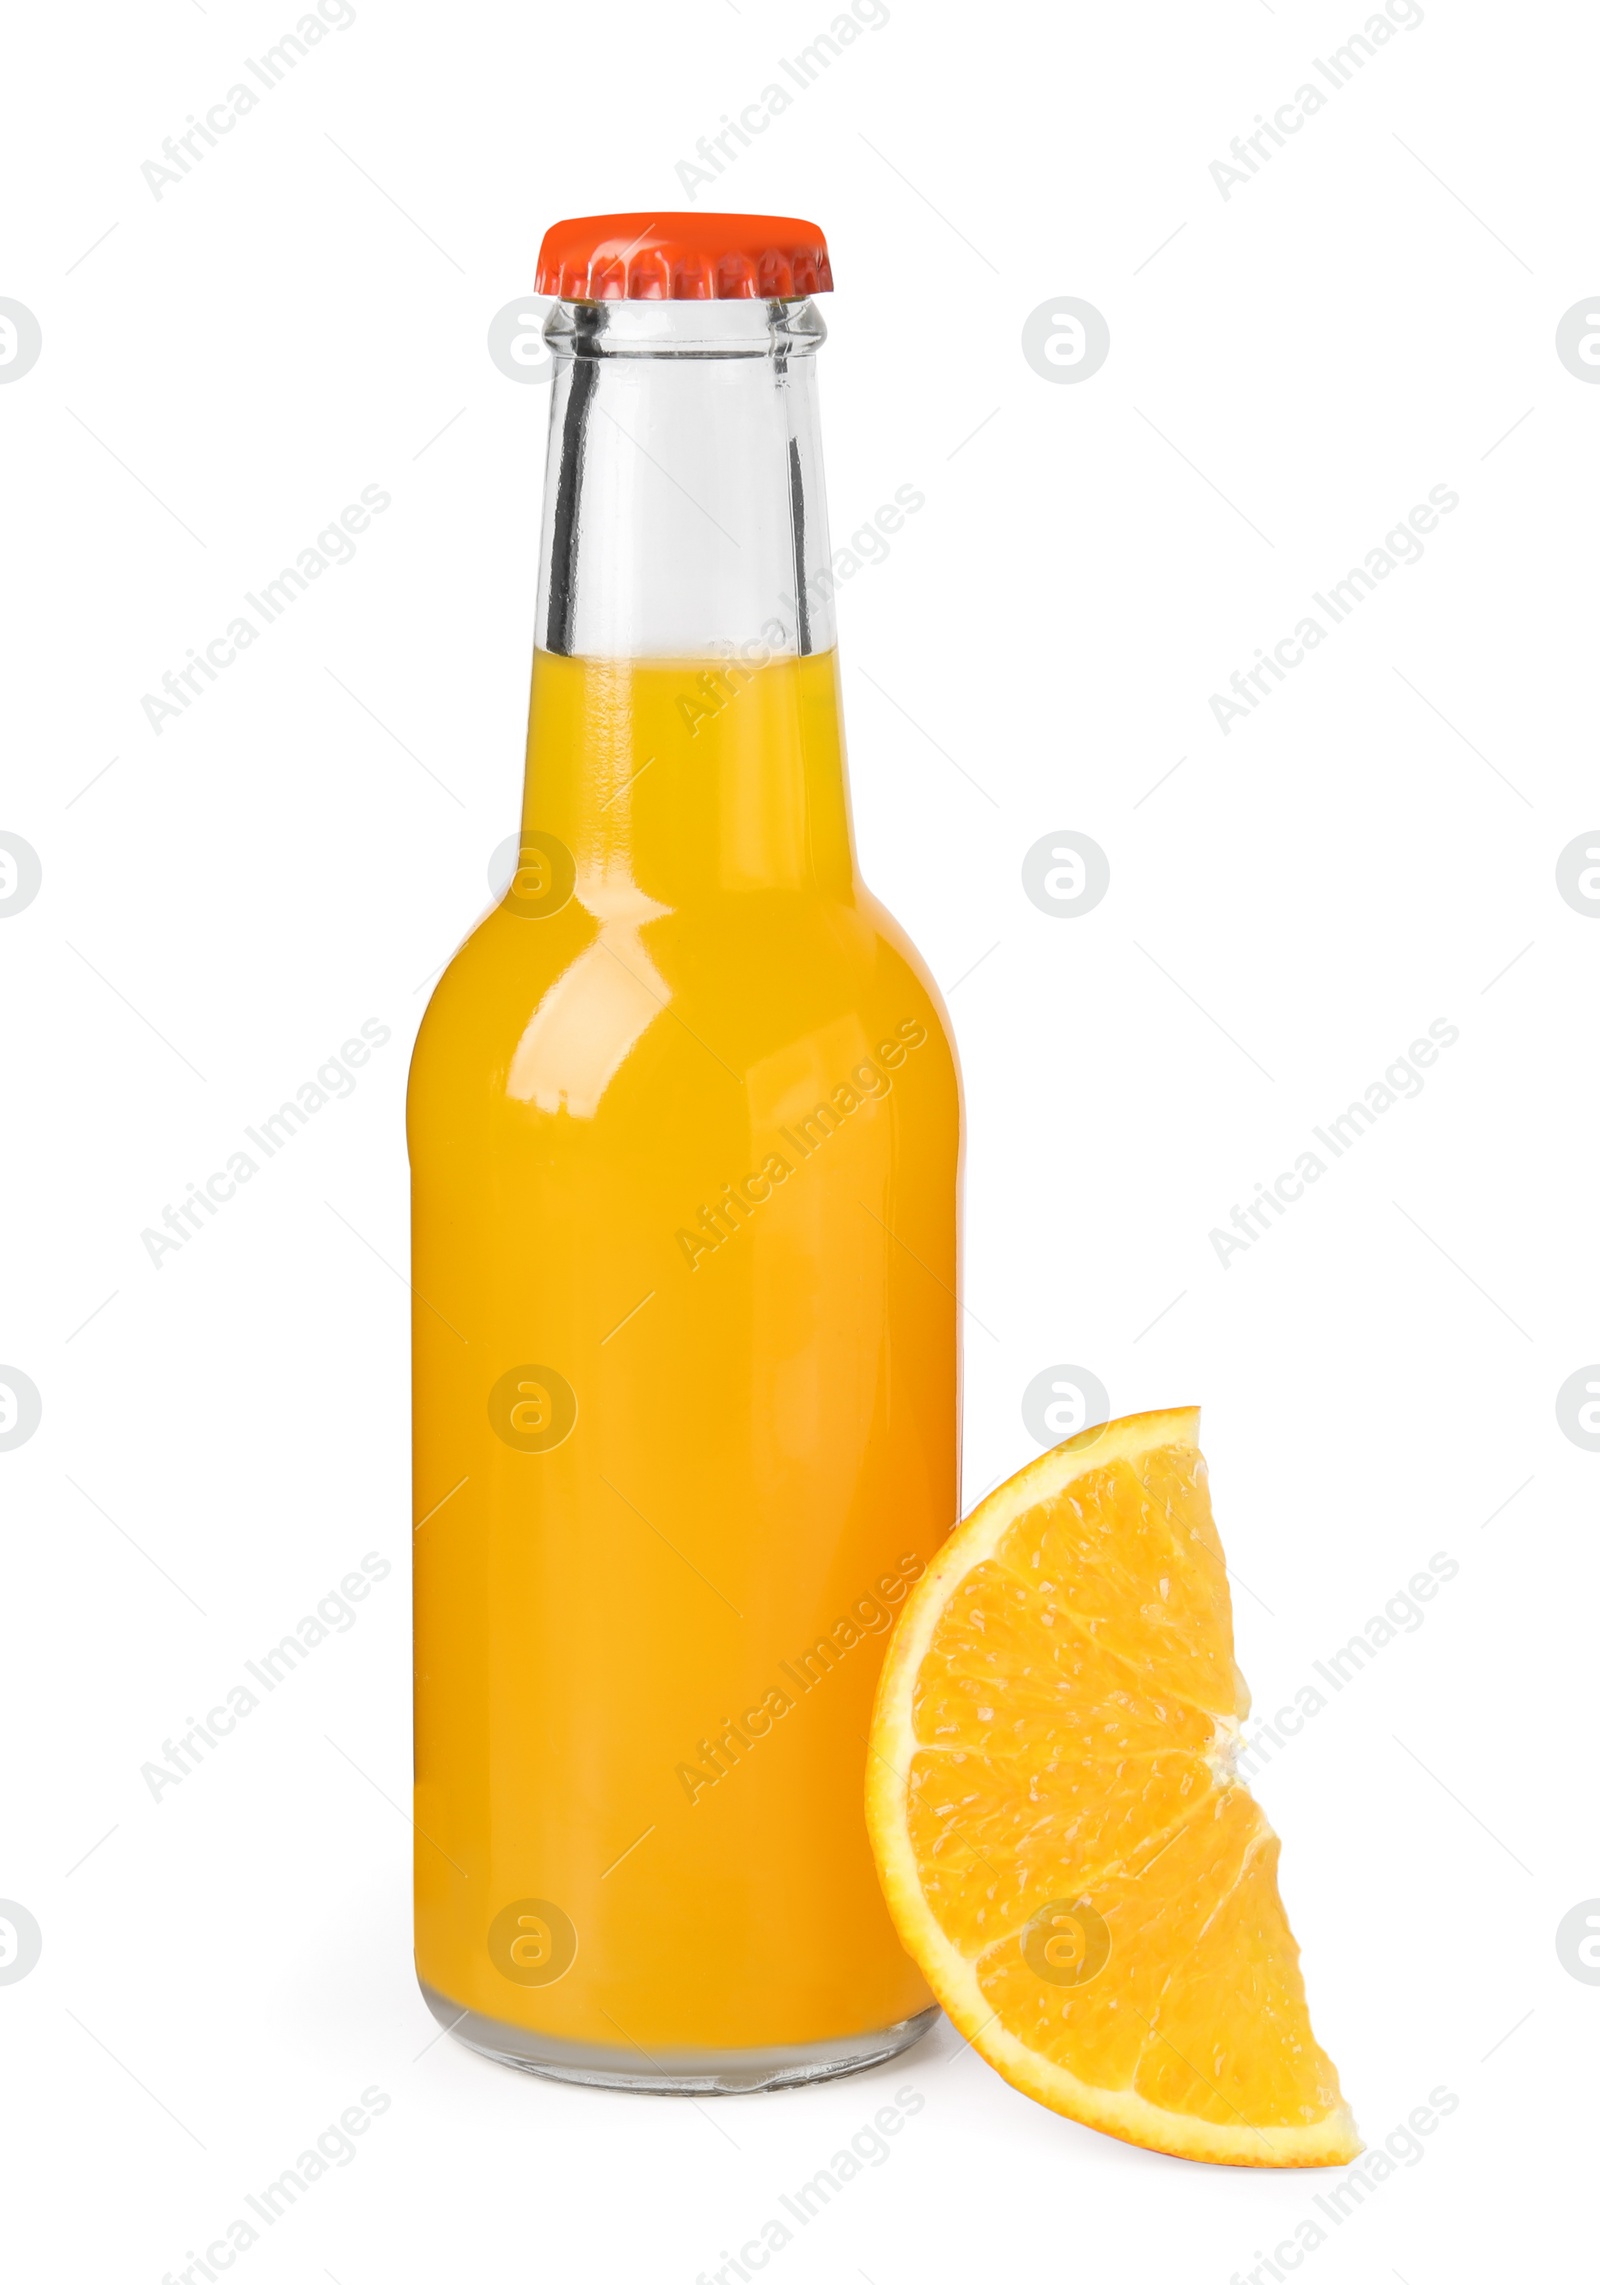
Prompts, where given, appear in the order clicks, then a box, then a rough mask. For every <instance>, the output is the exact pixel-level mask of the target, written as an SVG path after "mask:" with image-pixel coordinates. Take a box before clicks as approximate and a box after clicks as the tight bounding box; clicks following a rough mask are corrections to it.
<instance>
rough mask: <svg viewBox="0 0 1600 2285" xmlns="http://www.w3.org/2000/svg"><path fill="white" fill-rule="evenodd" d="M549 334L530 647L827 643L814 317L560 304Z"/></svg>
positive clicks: (799, 305) (642, 651) (786, 310)
mask: <svg viewBox="0 0 1600 2285" xmlns="http://www.w3.org/2000/svg"><path fill="white" fill-rule="evenodd" d="M545 338H546V340H547V341H548V343H549V345H550V350H551V356H552V359H553V363H554V372H553V375H552V394H551V409H550V449H549V456H548V461H547V466H546V475H545V498H544V529H543V537H542V545H541V549H540V564H539V615H538V630H539V634H538V639H539V644H540V647H541V648H542V649H545V650H548V651H553V652H555V653H557V654H558V655H562V656H567V657H585V658H630V659H641V658H652V657H653V658H662V657H676V658H706V657H714V656H716V655H718V654H719V653H726V652H728V651H730V650H731V651H732V652H734V653H736V654H738V653H741V652H750V653H752V654H754V653H755V652H757V651H764V652H765V653H767V654H769V655H770V654H773V653H792V654H794V655H797V656H801V657H804V656H807V655H808V654H810V653H811V652H813V651H825V650H831V649H832V648H833V643H834V620H833V605H832V598H831V584H832V583H831V580H830V578H829V576H828V564H829V550H828V529H827V508H826V503H825V500H824V496H823V485H822V451H821V437H820V430H819V424H818V417H817V393H816V370H817V368H816V352H817V350H818V349H819V348H820V346H821V344H822V342H823V341H824V340H825V339H826V329H825V328H824V326H823V323H822V319H821V318H820V316H819V315H818V314H817V311H816V308H815V306H814V305H813V304H812V303H811V302H809V301H798V302H755V301H718V302H576V303H573V302H558V303H557V304H556V306H555V309H554V311H553V313H552V315H551V317H550V319H549V321H548V323H547V324H546V327H545Z"/></svg>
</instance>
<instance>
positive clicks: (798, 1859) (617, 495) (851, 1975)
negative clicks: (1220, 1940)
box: [408, 214, 960, 2092]
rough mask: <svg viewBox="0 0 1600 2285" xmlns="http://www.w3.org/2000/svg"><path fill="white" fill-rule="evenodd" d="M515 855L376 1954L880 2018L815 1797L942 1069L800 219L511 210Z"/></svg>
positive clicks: (452, 1252)
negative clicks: (396, 1847) (526, 287)
mask: <svg viewBox="0 0 1600 2285" xmlns="http://www.w3.org/2000/svg"><path fill="white" fill-rule="evenodd" d="M539 282H540V286H541V289H542V290H543V291H545V292H547V293H549V294H551V295H553V296H555V297H556V299H555V303H554V307H553V310H552V314H551V316H550V318H549V321H548V323H547V326H546V337H547V339H548V341H549V344H550V348H551V352H552V356H553V360H554V366H553V386H552V403H551V427H550V446H549V457H548V465H547V476H546V489H545V502H544V528H543V538H542V543H541V559H540V580H539V601H538V621H537V631H536V642H535V650H534V659H533V679H532V697H531V704H530V708H529V725H528V754H527V778H526V789H525V793H524V800H523V813H522V829H521V836H520V846H519V863H518V869H517V872H516V876H515V878H514V880H513V881H512V884H511V887H510V890H509V892H508V893H507V895H506V896H505V898H504V901H503V902H502V903H501V904H500V905H499V906H498V907H497V908H496V909H495V910H494V911H493V912H491V913H490V915H489V916H488V918H487V919H486V920H485V921H483V923H482V924H481V925H480V926H479V927H478V928H477V930H476V931H475V932H474V933H473V935H471V936H470V937H469V938H468V940H467V942H466V943H465V944H464V945H463V946H462V948H461V950H460V951H459V952H458V953H457V954H456V956H455V958H454V959H453V960H452V962H451V963H450V965H449V967H448V968H447V969H446V971H445V973H444V975H443V977H442V978H441V980H440V982H439V985H438V987H437V989H436V991H435V993H434V995H433V998H432V1001H431V1003H430V1005H429V1008H428V1011H427V1015H426V1017H425V1018H424V1021H423V1025H422V1029H421V1033H420V1035H419V1038H418V1041H417V1047H416V1053H415V1058H414V1061H413V1065H412V1073H411V1091H410V1102H409V1111H408V1128H409V1142H410V1152H411V1163H412V1177H413V1269H412V1278H413V1284H414V1290H415V1301H414V1306H413V1337H414V1420H415V1428H414V1459H415V1509H414V1515H415V1524H416V1528H415V1533H414V1543H415V1556H416V1835H417V1838H416V1952H417V1967H418V1973H419V1976H420V1978H421V1982H422V1986H423V1990H424V1993H425V1995H426V1997H427V2000H428V2004H429V2005H430V2007H432V2009H433V2010H434V2012H435V2014H436V2015H437V2016H438V2017H439V2019H440V2020H441V2021H442V2022H444V2023H447V2024H449V2025H450V2027H451V2028H452V2029H453V2030H454V2031H455V2033H456V2035H457V2036H458V2037H459V2038H461V2039H463V2040H465V2041H466V2042H467V2043H468V2044H469V2045H471V2046H473V2047H475V2048H478V2049H479V2050H481V2051H483V2052H486V2053H488V2054H491V2055H494V2056H497V2057H499V2058H501V2059H502V2060H504V2061H507V2062H511V2063H515V2064H519V2065H521V2066H522V2067H524V2068H527V2069H531V2070H535V2071H540V2072H543V2073H546V2074H549V2075H552V2076H555V2077H560V2078H569V2079H581V2080H587V2081H592V2082H598V2083H600V2084H604V2085H611V2086H622V2087H638V2088H648V2089H650V2090H652V2091H662V2090H683V2091H710V2092H715V2091H730V2092H731V2091H736V2090H740V2089H746V2088H755V2087H762V2086H777V2085H786V2084H792V2083H795V2082H798V2081H802V2080H805V2079H809V2078H814V2077H823V2076H828V2075H830V2074H833V2073H835V2072H839V2071H846V2070H852V2069H859V2068H861V2067H863V2066H865V2065H867V2064H869V2063H872V2062H876V2061H880V2060H882V2059H883V2058H884V2057H886V2056H888V2055H891V2054H894V2053H895V2052H897V2051H898V2050H899V2049H900V2048H902V2047H904V2046H906V2045H908V2044H909V2043H910V2042H911V2041H912V2040H913V2039H915V2038H917V2037H918V2036H919V2035H920V2034H921V2033H922V2032H923V2031H924V2030H925V2029H926V2028H927V2027H928V2025H929V2023H930V2022H931V2021H932V2020H933V2015H934V2009H933V2005H932V2000H931V1996H930V1994H929V1992H928V1989H927V1987H926V1985H925V1984H924V1983H923V1981H922V1978H921V1976H920V1974H919V1973H918V1971H917V1969H916V1968H915V1967H914V1966H913V1964H912V1963H911V1961H910V1960H909V1959H908V1958H907V1956H906V1955H905V1953H904V1952H903V1951H902V1950H901V1947H900V1945H899V1942H898V1940H897V1939H896V1937H895V1934H894V1931H893V1929H892V1927H891V1925H890V1922H889V1919H888V1915H887V1913H886V1912H885V1910H884V1906H883V1903H882V1901H881V1897H880V1894H879V1889H878V1883H877V1878H876V1875H875V1873H874V1870H873V1865H872V1859H871V1855H870V1851H869V1848H868V1844H867V1836H866V1831H865V1826H864V1820H863V1813H862V1807H861V1781H862V1771H863V1764H864V1756H865V1751H866V1746H865V1733H866V1729H867V1724H868V1716H869V1712H870V1707H871V1702H872V1695H873V1690H874V1686H875V1684H876V1680H877V1674H878V1668H879V1665H880V1663H881V1659H882V1654H883V1644H884V1638H885V1635H886V1633H887V1630H888V1628H889V1627H890V1626H891V1625H892V1623H893V1620H894V1617H895V1614H896V1611H897V1609H898V1606H899V1605H900V1603H901V1602H902V1601H903V1599H904V1596H905V1593H906V1591H907V1586H908V1583H909V1582H910V1581H911V1580H913V1579H915V1578H916V1577H917V1576H919V1575H920V1573H921V1571H922V1569H923V1568H924V1566H925V1564H926V1562H927V1560H928V1558H929V1556H930V1555H931V1554H932V1553H933V1551H934V1549H935V1548H936V1547H937V1546H938V1544H939V1542H940V1540H941V1539H942V1538H943V1536H944V1534H945V1533H946V1532H947V1531H948V1530H949V1528H950V1526H951V1524H952V1523H953V1521H954V1520H955V1517H956V1512H957V1410H956V1407H957V1354H958V1342H957V1300H956V1290H957V1283H958V1265H957V1215H958V1206H957V1196H958V1180H959V1161H960V1097H959V1085H958V1079H957V1074H956V1068H955V1062H954V1057H953V1053H952V1049H951V1045H950V1041H949V1037H948V1034H947V1030H946V1026H945V1020H944V1016H943V1011H942V1009H941V1007H940V1004H939V1001H938V998H937V995H936V993H935V990H934V987H933V985H932V983H931V981H930V979H929V977H928V974H927V971H926V970H925V969H924V967H923V965H922V963H921V962H920V960H919V959H918V957H917V955H916V953H915V952H914V951H913V949H912V948H911V946H910V944H909V943H908V942H907V941H906V939H905V937H904V936H903V935H902V934H901V932H900V930H899V929H898V928H897V927H896V925H895V923H894V922H893V920H891V919H890V917H889V915H888V914H887V913H886V912H885V911H884V910H883V908H882V907H881V906H880V905H879V904H877V903H876V901H875V900H874V899H873V897H872V896H871V895H870V894H869V892H868V891H867V889H866V888H865V887H864V886H863V884H862V882H861V880H860V878H859V876H858V874H857V872H856V866H855V856H854V849H853V844H852V837H851V826H850V809H849V798H848V794H847V791H846V783H845V773H844V747H843V734H842V721H841V711H840V692H839V674H838V665H837V658H836V652H835V648H834V640H835V635H834V612H833V600H832V581H831V579H830V577H829V572H828V565H829V548H828V538H827V516H826V508H825V503H824V499H823V488H822V471H821V461H820V456H819V441H818V421H817V403H816V351H817V349H818V347H819V346H820V344H821V342H822V340H823V338H824V329H823V326H822V322H821V319H820V317H819V316H818V314H817V310H816V307H815V304H814V302H813V300H812V298H811V297H812V295H813V294H815V293H817V292H820V291H823V290H826V289H827V288H828V287H829V286H830V284H831V279H830V276H829V272H828V262H827V251H826V248H825V246H824V244H823V241H822V238H821V236H820V234H819V233H818V232H817V231H816V230H815V229H814V228H813V227H812V226H811V225H808V224H805V223H796V222H792V221H787V220H780V219H774V218H770V217H753V216H732V215H723V216H708V215H698V214H691V215H662V216H657V217H653V218H652V217H649V216H644V215H629V216H607V217H601V218H598V219H590V220H586V221H581V222H572V223H565V224H561V225H558V226H557V227H556V228H555V229H554V230H552V231H551V232H550V233H549V235H548V236H547V238H546V241H545V247H544V252H543V254H542V256H541V265H540V277H539Z"/></svg>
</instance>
